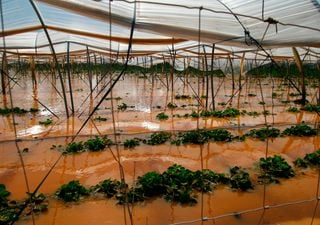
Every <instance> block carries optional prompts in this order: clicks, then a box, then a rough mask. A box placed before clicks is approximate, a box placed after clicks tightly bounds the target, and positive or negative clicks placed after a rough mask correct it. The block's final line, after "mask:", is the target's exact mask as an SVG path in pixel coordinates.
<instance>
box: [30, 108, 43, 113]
mask: <svg viewBox="0 0 320 225" xmlns="http://www.w3.org/2000/svg"><path fill="white" fill-rule="evenodd" d="M39 111H40V110H39V109H38V108H30V109H29V112H31V113H36V112H39Z"/></svg>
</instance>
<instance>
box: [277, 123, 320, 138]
mask: <svg viewBox="0 0 320 225" xmlns="http://www.w3.org/2000/svg"><path fill="white" fill-rule="evenodd" d="M282 134H283V135H287V136H300V137H302V136H314V135H317V130H316V129H313V128H311V127H309V126H308V125H307V124H304V123H301V124H298V125H294V126H291V127H289V128H287V129H285V130H284V131H283V132H282Z"/></svg>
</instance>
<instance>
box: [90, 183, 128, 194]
mask: <svg viewBox="0 0 320 225" xmlns="http://www.w3.org/2000/svg"><path fill="white" fill-rule="evenodd" d="M125 186H126V185H123V184H122V183H121V182H120V181H117V180H111V179H107V180H104V181H101V182H100V183H99V184H97V185H95V186H93V187H92V188H91V191H93V192H100V193H104V194H105V195H106V196H107V197H108V198H111V197H113V196H115V195H116V194H117V193H118V192H119V191H120V189H121V188H122V187H125Z"/></svg>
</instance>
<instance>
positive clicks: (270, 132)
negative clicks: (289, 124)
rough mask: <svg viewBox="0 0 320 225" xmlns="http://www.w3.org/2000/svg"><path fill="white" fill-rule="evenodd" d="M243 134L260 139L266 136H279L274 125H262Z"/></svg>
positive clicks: (262, 139)
mask: <svg viewBox="0 0 320 225" xmlns="http://www.w3.org/2000/svg"><path fill="white" fill-rule="evenodd" d="M245 136H249V137H253V138H258V139H259V140H261V141H264V140H266V139H267V138H276V137H279V136H280V130H279V129H277V128H274V127H263V128H260V129H252V130H250V131H249V132H248V133H246V134H245Z"/></svg>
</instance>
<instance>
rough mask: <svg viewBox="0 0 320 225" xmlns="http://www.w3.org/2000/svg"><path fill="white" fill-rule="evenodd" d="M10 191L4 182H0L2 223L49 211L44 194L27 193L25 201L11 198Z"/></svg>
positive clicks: (0, 219)
mask: <svg viewBox="0 0 320 225" xmlns="http://www.w3.org/2000/svg"><path fill="white" fill-rule="evenodd" d="M10 194H11V193H10V192H9V191H8V190H7V189H6V186H5V185H4V184H0V225H7V224H11V223H13V222H15V221H17V220H18V219H19V217H20V215H22V216H27V215H30V214H31V213H35V214H37V213H41V212H44V211H47V209H48V201H47V199H46V196H45V195H44V194H38V193H36V194H35V195H32V194H30V193H27V195H28V198H27V200H25V201H15V200H10V199H9V196H10Z"/></svg>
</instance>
